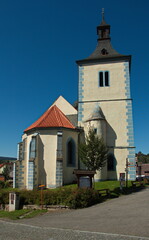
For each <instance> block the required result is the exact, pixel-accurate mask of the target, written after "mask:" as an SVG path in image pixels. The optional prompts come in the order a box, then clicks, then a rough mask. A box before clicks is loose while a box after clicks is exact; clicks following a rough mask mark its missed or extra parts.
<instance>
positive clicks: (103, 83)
mask: <svg viewBox="0 0 149 240" xmlns="http://www.w3.org/2000/svg"><path fill="white" fill-rule="evenodd" d="M109 86H110V83H109V72H108V71H105V72H104V71H102V72H99V87H109Z"/></svg>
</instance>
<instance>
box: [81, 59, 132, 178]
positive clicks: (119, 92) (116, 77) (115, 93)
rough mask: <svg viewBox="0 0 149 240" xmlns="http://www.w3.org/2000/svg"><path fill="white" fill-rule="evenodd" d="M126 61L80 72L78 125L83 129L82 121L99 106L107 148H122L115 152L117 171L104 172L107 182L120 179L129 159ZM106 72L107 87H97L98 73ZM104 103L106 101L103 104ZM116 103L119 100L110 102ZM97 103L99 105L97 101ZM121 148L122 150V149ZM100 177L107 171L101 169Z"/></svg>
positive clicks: (98, 175) (103, 64) (97, 65)
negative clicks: (79, 120)
mask: <svg viewBox="0 0 149 240" xmlns="http://www.w3.org/2000/svg"><path fill="white" fill-rule="evenodd" d="M124 63H125V61H122V62H112V63H107V62H106V63H100V64H91V65H90V66H88V65H83V66H82V67H83V69H82V73H83V75H82V79H83V81H82V83H83V85H82V87H81V89H82V92H83V93H82V96H83V98H82V101H83V104H82V109H83V111H82V115H83V119H82V122H79V125H81V126H84V125H85V124H84V123H85V121H86V120H87V119H88V117H89V116H90V114H91V113H92V109H94V108H95V106H97V103H98V104H99V106H100V107H101V109H102V111H103V114H104V116H105V118H106V122H107V126H106V143H107V146H108V147H121V149H119V148H116V149H115V150H114V155H115V157H116V159H117V166H116V172H114V171H111V172H107V174H108V175H107V177H108V179H112V178H116V177H117V178H119V173H120V172H124V171H125V161H126V157H127V156H128V150H127V149H126V148H125V147H128V142H127V141H128V136H127V133H128V129H127V126H128V123H127V118H128V117H127V115H126V112H127V108H126V104H127V101H126V100H125V99H127V97H126V89H125V88H126V79H125V71H124V69H125V66H124ZM100 71H109V82H110V86H109V87H99V72H100ZM106 100H107V101H106ZM109 100H110V101H109ZM111 100H118V101H111ZM98 101H100V103H99V102H98ZM123 147H124V148H123ZM102 172H103V177H102V179H103V178H105V177H104V176H106V168H105V169H103V170H102ZM100 176H101V173H97V175H96V176H95V178H96V179H99V178H100Z"/></svg>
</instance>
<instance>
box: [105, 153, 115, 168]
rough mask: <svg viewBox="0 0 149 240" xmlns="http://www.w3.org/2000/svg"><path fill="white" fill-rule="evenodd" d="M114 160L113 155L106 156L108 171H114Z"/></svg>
mask: <svg viewBox="0 0 149 240" xmlns="http://www.w3.org/2000/svg"><path fill="white" fill-rule="evenodd" d="M115 165H116V160H115V157H114V154H113V153H109V154H108V156H107V169H108V171H114V170H115Z"/></svg>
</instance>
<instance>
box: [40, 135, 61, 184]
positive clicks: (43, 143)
mask: <svg viewBox="0 0 149 240" xmlns="http://www.w3.org/2000/svg"><path fill="white" fill-rule="evenodd" d="M39 138H40V140H39V143H38V144H39V145H38V146H39V159H38V168H39V169H38V173H39V172H40V176H39V182H40V183H41V184H45V185H46V186H47V187H55V185H56V150H57V130H44V131H40V133H39Z"/></svg>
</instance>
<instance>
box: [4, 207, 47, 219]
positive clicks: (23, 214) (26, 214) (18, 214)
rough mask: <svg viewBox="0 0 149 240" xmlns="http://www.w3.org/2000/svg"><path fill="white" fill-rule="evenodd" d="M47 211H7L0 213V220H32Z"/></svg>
mask: <svg viewBox="0 0 149 240" xmlns="http://www.w3.org/2000/svg"><path fill="white" fill-rule="evenodd" d="M46 212H47V210H33V211H31V210H26V209H21V210H15V211H12V212H7V211H0V218H9V219H12V220H17V219H20V218H32V217H35V216H37V215H40V214H43V213H46Z"/></svg>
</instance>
